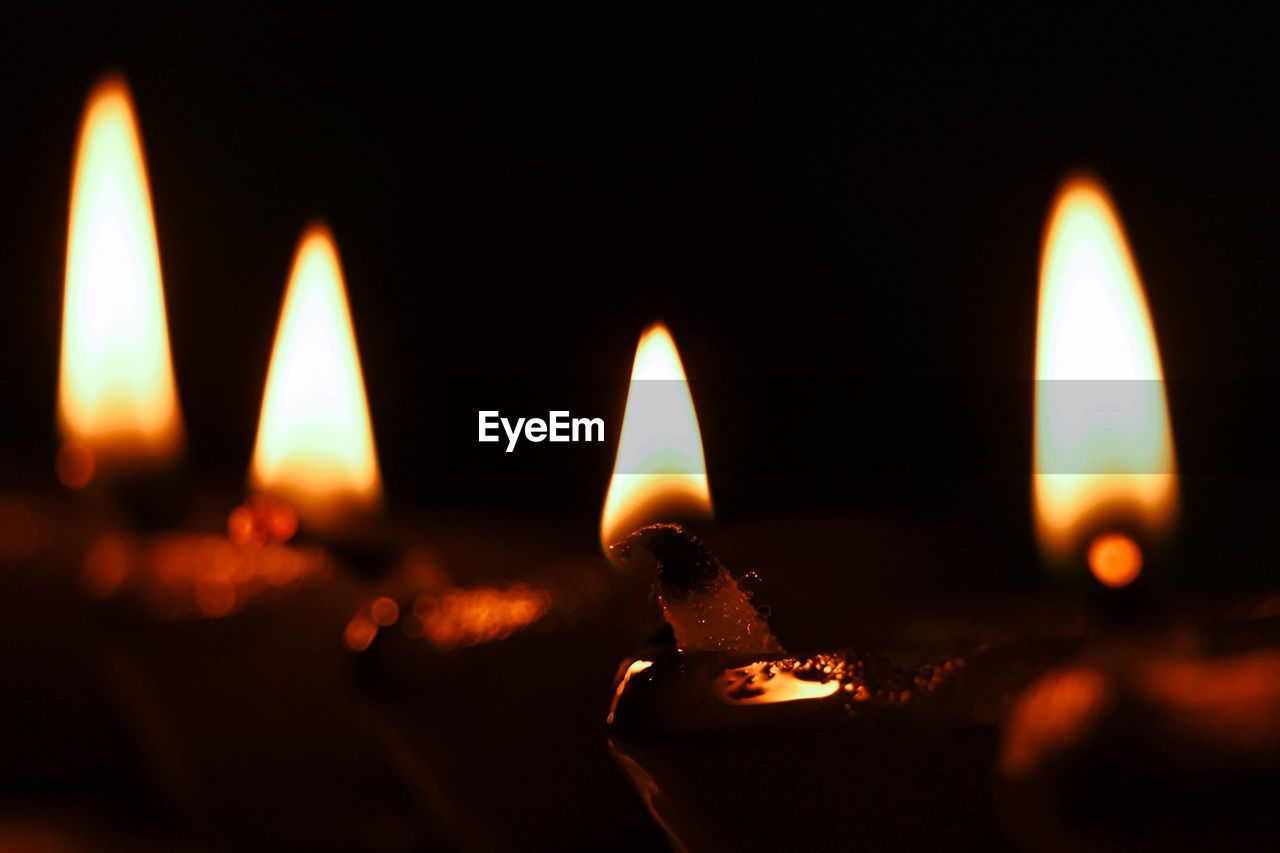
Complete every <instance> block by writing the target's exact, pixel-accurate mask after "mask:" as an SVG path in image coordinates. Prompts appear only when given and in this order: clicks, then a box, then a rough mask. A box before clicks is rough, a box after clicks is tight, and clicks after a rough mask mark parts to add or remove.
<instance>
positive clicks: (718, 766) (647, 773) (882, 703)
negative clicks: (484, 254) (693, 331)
mask: <svg viewBox="0 0 1280 853" xmlns="http://www.w3.org/2000/svg"><path fill="white" fill-rule="evenodd" d="M655 334H657V332H656V331H655V330H650V331H649V332H646V334H645V335H644V336H643V337H642V338H641V341H640V346H639V348H638V350H637V357H636V367H635V368H634V369H633V373H632V383H631V390H630V394H629V396H628V400H627V410H626V419H625V421H624V423H623V427H622V434H621V438H620V448H619V453H618V461H617V464H616V466H615V469H614V475H613V481H612V482H611V484H610V488H609V494H608V498H607V499H606V501H605V510H604V513H603V516H602V523H601V532H602V537H603V538H602V542H604V544H605V546H606V548H607V550H608V551H609V553H610V555H611V558H612V559H613V560H614V561H615V562H623V563H625V562H626V561H627V560H629V559H636V558H637V555H639V557H640V558H641V559H642V558H643V557H644V555H646V554H649V555H652V557H653V558H654V560H655V562H656V564H657V566H656V569H657V578H658V583H657V599H658V601H659V603H660V605H661V607H662V613H663V616H664V618H665V621H666V626H667V627H666V629H665V631H664V632H663V633H660V634H659V635H658V636H657V637H655V639H654V641H653V645H652V646H651V647H650V648H647V649H645V650H643V651H642V652H641V653H640V654H638V655H636V656H635V657H633V658H630V659H628V660H626V661H623V663H622V665H621V666H620V668H619V670H618V675H617V677H616V681H615V690H614V695H613V700H612V703H611V705H610V708H609V712H608V715H607V721H606V722H607V726H608V731H609V738H610V745H611V748H612V750H613V752H614V755H615V757H616V759H617V760H618V762H619V764H620V765H621V766H622V768H623V769H624V770H625V771H626V773H627V775H628V776H629V778H630V779H631V780H632V783H633V785H634V786H635V788H636V790H637V792H638V793H639V794H640V796H641V798H642V799H643V801H644V802H645V804H646V805H647V806H648V807H649V809H650V811H651V813H652V814H653V816H654V818H655V819H656V821H657V822H658V824H659V825H660V826H661V827H662V829H663V830H664V831H665V832H666V833H667V834H668V837H669V838H670V839H671V841H672V844H673V845H674V846H675V847H676V848H677V849H690V850H697V849H722V848H725V847H729V846H735V845H738V844H744V845H750V846H751V847H753V848H760V847H768V846H771V845H777V846H780V847H785V846H797V845H817V844H831V843H833V841H834V842H835V843H838V844H839V845H841V846H854V845H858V844H864V845H868V846H871V847H885V846H890V845H898V846H923V845H925V844H926V842H928V843H932V844H939V843H945V842H951V843H952V844H955V845H967V846H975V845H979V844H982V843H985V842H989V841H991V840H993V839H997V838H998V837H999V833H1000V830H999V827H998V824H997V821H996V819H995V814H994V811H993V810H992V808H991V806H990V797H989V783H990V772H989V768H990V767H991V766H992V763H993V757H994V754H995V744H996V740H997V735H998V731H997V727H996V720H997V719H998V718H999V716H1000V711H1001V707H1002V703H1004V702H1005V701H1006V699H1007V697H1009V696H1012V695H1016V693H1017V691H1018V690H1019V689H1021V687H1022V686H1025V684H1027V683H1028V682H1029V681H1030V680H1031V678H1033V677H1034V675H1035V674H1036V673H1037V672H1038V671H1040V670H1041V669H1042V668H1043V665H1044V660H1045V659H1046V656H1050V657H1048V659H1050V660H1052V657H1051V655H1052V654H1053V650H1051V649H1045V648H1043V647H1041V646H1038V645H1036V644H1032V643H1025V644H1006V645H1003V646H1000V647H993V648H988V649H982V650H974V653H973V654H970V655H965V656H961V657H947V658H941V659H937V660H934V661H931V662H929V663H926V664H925V665H923V666H919V667H905V666H902V665H898V664H895V663H894V662H892V661H891V660H889V659H888V658H887V657H886V656H885V655H882V654H877V653H874V652H871V651H868V650H865V649H856V648H842V649H833V650H826V651H822V652H818V653H811V654H788V653H787V652H786V651H784V649H783V645H782V644H781V643H780V642H779V640H780V639H782V640H785V637H783V638H779V637H777V636H775V634H774V633H773V631H772V630H771V628H770V626H769V623H768V620H767V618H766V616H765V614H764V613H763V612H762V610H761V609H759V608H758V607H757V604H756V602H755V601H753V599H752V595H751V593H750V592H749V585H746V584H744V580H745V578H744V576H742V575H735V574H734V573H733V572H731V571H730V569H729V567H726V566H725V565H724V564H722V563H721V562H720V561H719V560H718V559H717V558H716V557H715V556H714V555H713V554H711V552H710V551H709V550H708V549H707V547H706V546H705V544H704V543H703V542H702V540H701V539H700V538H698V537H697V536H696V535H694V534H693V533H692V532H691V530H690V529H689V528H688V527H686V526H684V525H681V524H675V523H671V521H670V518H671V516H670V515H669V514H670V513H673V512H676V511H679V510H684V511H686V512H687V509H688V507H689V496H690V495H691V494H697V495H705V494H707V493H708V490H707V487H706V476H707V475H706V471H705V468H704V467H703V465H702V455H701V452H700V449H701V442H700V440H696V428H697V424H696V418H695V417H694V415H693V409H692V402H691V401H690V400H689V399H688V390H687V384H686V382H685V379H684V371H683V369H679V359H678V356H677V355H676V354H675V351H674V344H672V343H671V342H670V337H669V335H668V334H667V333H666V332H665V330H663V331H662V332H661V337H660V338H657V342H661V344H662V348H661V349H657V350H655V346H656V342H655V339H654V337H653V336H654V335H655ZM658 353H664V354H665V355H664V358H663V361H662V362H661V363H663V364H667V365H674V366H675V367H672V368H669V369H666V370H664V371H663V372H661V373H660V374H659V375H660V376H661V386H660V387H659V388H658V389H656V390H655V389H654V388H652V387H651V384H650V383H651V382H652V379H651V378H650V377H651V376H652V375H653V374H652V373H651V371H653V370H654V368H653V364H654V361H655V359H656V355H657V354H658ZM666 353H669V354H666ZM673 401H674V402H673ZM675 403H678V405H676V404H675ZM650 407H652V408H650ZM690 429H692V430H693V431H694V435H693V437H692V438H691V437H690ZM637 448H640V449H642V450H643V452H638V451H637ZM689 448H697V449H698V451H699V452H698V453H696V455H695V454H694V453H692V452H690V451H689ZM624 449H625V452H624ZM691 459H693V460H695V462H696V464H695V465H691V464H690V460H691ZM655 460H656V461H655ZM641 465H645V466H647V467H640V466H641ZM637 470H640V471H641V472H642V473H636V472H637ZM624 487H625V490H624ZM694 487H696V489H695V488H694ZM619 496H622V497H621V498H620V497H619ZM624 500H627V501H630V502H631V503H629V504H628V503H624V502H623V501H624ZM697 506H698V507H699V508H702V507H703V506H705V511H707V512H709V510H710V505H709V501H708V502H707V503H706V504H702V503H698V504H697ZM619 519H625V523H619ZM610 539H613V541H612V542H610V541H609V540H610ZM850 802H856V803H859V804H860V808H859V812H858V817H857V819H856V820H851V821H848V822H846V823H843V824H842V825H840V826H839V827H833V826H832V825H831V822H830V816H831V815H832V814H840V813H843V812H845V811H847V809H848V804H849V803H850ZM910 803H914V804H916V807H915V808H912V809H911V810H910V811H911V813H910V816H908V815H906V813H905V811H906V810H907V809H908V804H910ZM752 815H774V816H775V817H770V818H766V819H760V820H755V819H751V818H750V817H749V816H752ZM782 815H785V816H786V817H785V819H782V818H781V817H780V816H782ZM833 832H835V833H837V835H838V838H833V836H832V833H833Z"/></svg>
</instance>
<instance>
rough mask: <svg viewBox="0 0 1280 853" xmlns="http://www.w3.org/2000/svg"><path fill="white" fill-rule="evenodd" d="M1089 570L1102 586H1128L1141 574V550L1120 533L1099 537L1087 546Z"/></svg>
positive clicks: (1114, 587) (1116, 587)
mask: <svg viewBox="0 0 1280 853" xmlns="http://www.w3.org/2000/svg"><path fill="white" fill-rule="evenodd" d="M1089 570H1090V571H1092V572H1093V576H1094V577H1095V578H1097V579H1098V580H1099V581H1100V582H1101V583H1102V584H1103V585H1104V586H1109V587H1111V588H1112V589H1120V588H1121V587H1125V586H1128V585H1129V584H1131V583H1133V582H1134V581H1135V580H1137V578H1138V575H1139V574H1141V573H1142V549H1141V548H1139V547H1138V545H1137V543H1136V542H1134V541H1133V540H1132V539H1130V538H1129V537H1128V536H1125V535H1124V534H1122V533H1108V534H1106V535H1105V536H1099V537H1098V538H1097V539H1095V540H1093V544H1092V545H1090V546H1089Z"/></svg>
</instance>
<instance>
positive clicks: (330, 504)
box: [250, 226, 382, 526]
mask: <svg viewBox="0 0 1280 853" xmlns="http://www.w3.org/2000/svg"><path fill="white" fill-rule="evenodd" d="M250 478H251V480H252V482H253V485H254V486H255V487H256V488H259V489H262V490H263V491H266V492H270V493H273V494H276V495H279V496H280V497H283V498H285V499H286V500H288V501H289V502H290V503H292V504H293V505H294V506H295V507H296V508H297V510H298V514H299V516H300V517H301V518H302V519H303V521H305V522H308V523H310V524H312V525H314V526H327V525H331V524H333V523H335V522H337V521H339V520H340V519H341V518H342V516H343V515H345V514H347V513H350V512H351V511H353V510H354V511H359V510H367V509H371V508H373V507H375V506H376V505H377V504H379V503H380V502H381V499H382V478H381V475H380V474H379V471H378V457H377V454H376V452H375V450H374V446H373V427H372V425H371V423H370V420H369V405H368V403H367V401H366V399H365V391H364V378H363V376H362V374H361V372H360V356H359V353H358V352H357V351H356V337H355V330H354V329H353V328H352V325H351V314H350V311H349V310H348V308H347V295H346V287H345V285H344V284H343V279H342V266H341V263H340V262H339V260H338V252H337V249H336V248H335V246H334V243H333V237H332V235H330V233H329V231H328V229H326V228H324V227H323V226H314V227H312V228H309V229H308V230H307V231H306V233H305V234H303V235H302V240H301V242H300V243H299V244H298V252H297V255H296V256H295V257H294V261H293V271H292V272H291V273H290V275H289V286H288V288H287V289H286V291H285V298H284V307H283V308H282V309H281V311H280V325H279V328H278V329H277V331H276V341H275V348H274V349H273V351H272V354H271V367H270V369H269V371H268V372H267V385H266V391H265V392H264V394H263V398H262V417H261V420H260V421H259V423H258V440H257V444H256V446H255V447H254V451H253V466H252V471H251V474H250Z"/></svg>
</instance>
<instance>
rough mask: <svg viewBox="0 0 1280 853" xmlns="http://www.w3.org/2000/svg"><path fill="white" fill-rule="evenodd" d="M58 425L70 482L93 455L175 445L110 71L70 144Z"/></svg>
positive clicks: (173, 402) (158, 289) (88, 470)
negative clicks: (71, 166)
mask: <svg viewBox="0 0 1280 853" xmlns="http://www.w3.org/2000/svg"><path fill="white" fill-rule="evenodd" d="M58 422H59V427H60V429H61V432H62V435H63V438H64V446H63V450H62V452H61V453H60V454H59V460H58V474H59V478H60V479H61V480H62V481H63V482H64V483H66V484H67V485H68V486H72V487H78V486H83V485H85V484H86V483H88V481H89V479H90V478H91V477H92V476H93V473H94V470H95V467H96V463H95V459H97V460H101V459H118V460H121V461H126V460H127V461H129V462H138V461H150V462H157V461H164V460H168V459H171V458H172V457H173V456H174V455H175V454H176V453H177V452H178V451H179V450H180V448H181V445H182V432H183V430H182V416H181V414H180V412H179V411H178V394H177V390H176V388H175V386H174V381H173V364H172V362H171V360H170V355H169V332H168V328H167V325H166V322H165V308H164V291H163V288H162V286H161V280H160V252H159V249H158V248H157V246H156V229H155V221H154V219H153V217H152V212H151V190H150V188H149V185H148V183H147V167H146V162H145V160H144V159H143V154H142V139H141V137H140V136H139V133H138V125H137V119H136V117H135V114H134V109H133V101H132V99H131V98H130V96H129V90H128V88H127V87H126V86H125V83H124V81H123V80H122V79H120V78H116V77H113V78H109V79H107V80H105V81H103V82H102V83H100V84H99V85H98V86H97V87H96V88H95V89H94V90H93V93H92V94H91V95H90V96H89V102H88V106H87V108H86V109H85V113H84V118H83V120H82V123H81V125H80V137H79V141H78V142H77V145H76V159H75V170H74V174H73V177H72V183H71V213H70V219H69V225H68V229H67V268H66V289H65V294H64V301H63V307H62V357H61V364H60V368H59V374H58Z"/></svg>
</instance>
